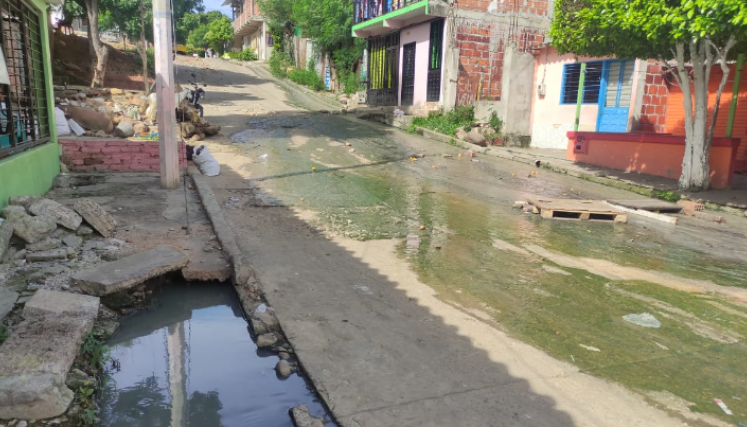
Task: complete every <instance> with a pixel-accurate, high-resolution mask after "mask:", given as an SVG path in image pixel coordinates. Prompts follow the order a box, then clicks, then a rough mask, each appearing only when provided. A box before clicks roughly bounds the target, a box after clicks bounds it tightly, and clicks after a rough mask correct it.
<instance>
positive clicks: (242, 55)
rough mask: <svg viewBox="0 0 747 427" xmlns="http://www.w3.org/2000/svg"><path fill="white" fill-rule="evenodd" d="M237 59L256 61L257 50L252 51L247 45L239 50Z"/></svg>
mask: <svg viewBox="0 0 747 427" xmlns="http://www.w3.org/2000/svg"><path fill="white" fill-rule="evenodd" d="M238 59H239V61H256V60H258V59H259V55H257V52H255V51H254V49H252V48H250V47H248V48H246V49H244V50H242V51H241V52H239V57H238Z"/></svg>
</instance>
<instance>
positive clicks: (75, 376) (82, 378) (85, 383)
mask: <svg viewBox="0 0 747 427" xmlns="http://www.w3.org/2000/svg"><path fill="white" fill-rule="evenodd" d="M65 385H67V386H68V387H69V388H70V390H73V391H78V390H80V389H81V388H83V387H91V388H93V387H94V386H95V385H96V381H95V380H94V379H93V378H91V377H90V376H89V375H88V374H86V373H85V372H83V371H81V370H80V369H73V370H72V371H70V373H68V374H67V379H66V380H65ZM53 421H54V420H52V422H53ZM52 422H49V424H52ZM59 423H60V420H57V423H56V424H59Z"/></svg>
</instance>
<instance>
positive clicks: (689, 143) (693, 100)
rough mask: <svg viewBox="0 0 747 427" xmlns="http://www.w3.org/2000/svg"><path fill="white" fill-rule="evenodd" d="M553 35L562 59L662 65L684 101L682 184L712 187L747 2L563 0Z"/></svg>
mask: <svg viewBox="0 0 747 427" xmlns="http://www.w3.org/2000/svg"><path fill="white" fill-rule="evenodd" d="M550 37H551V38H552V40H553V46H555V47H556V48H557V49H558V51H559V52H560V53H566V52H572V53H574V54H576V55H583V56H590V57H606V56H615V57H618V58H651V59H656V60H658V61H659V62H660V63H661V65H662V69H663V70H665V71H666V72H667V74H668V75H669V76H671V79H672V80H674V81H675V82H676V83H677V84H678V85H679V86H680V88H681V89H682V92H683V95H684V104H685V112H686V114H685V144H686V148H685V156H684V158H683V161H682V176H681V177H680V182H679V186H680V188H681V189H683V190H687V191H699V190H706V189H708V187H709V185H710V182H709V175H710V173H709V172H710V170H709V164H708V155H709V153H710V149H711V141H712V139H713V133H714V129H715V124H716V118H717V116H718V110H719V103H720V98H721V93H722V92H723V89H724V86H725V85H726V82H727V80H728V79H729V72H730V70H729V67H728V66H727V62H726V61H727V60H728V59H729V58H731V57H732V56H733V54H734V53H735V52H737V51H742V52H743V51H744V48H745V47H747V46H745V45H747V3H745V2H744V0H632V1H631V0H558V1H557V2H556V4H555V15H554V19H553V21H552V28H551V30H550ZM740 45H741V46H740ZM716 65H718V66H719V67H720V69H721V71H722V76H721V81H720V84H719V86H718V89H717V91H716V99H715V103H714V108H713V111H712V113H711V117H708V83H709V80H710V76H711V71H712V69H713V67H714V66H716Z"/></svg>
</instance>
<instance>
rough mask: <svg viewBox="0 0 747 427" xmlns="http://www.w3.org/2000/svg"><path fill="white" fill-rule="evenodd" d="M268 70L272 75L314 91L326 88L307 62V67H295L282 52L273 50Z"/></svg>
mask: <svg viewBox="0 0 747 427" xmlns="http://www.w3.org/2000/svg"><path fill="white" fill-rule="evenodd" d="M269 64H270V72H271V73H272V75H273V76H275V77H278V78H281V79H288V80H290V81H292V82H294V83H297V84H300V85H303V86H307V87H309V88H311V89H313V90H315V91H322V90H324V89H326V87H325V86H324V82H323V81H322V78H321V77H319V76H318V75H317V74H316V71H315V70H314V69H313V68H312V67H311V63H310V64H309V65H310V66H309V68H308V69H305V70H304V69H301V68H295V67H294V66H293V63H292V62H291V60H290V57H289V56H288V54H286V53H284V52H279V51H276V52H273V54H272V56H271V57H270V61H269Z"/></svg>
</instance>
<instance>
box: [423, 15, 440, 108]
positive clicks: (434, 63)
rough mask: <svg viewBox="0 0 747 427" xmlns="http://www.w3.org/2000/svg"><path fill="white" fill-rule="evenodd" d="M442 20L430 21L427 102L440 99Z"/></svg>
mask: <svg viewBox="0 0 747 427" xmlns="http://www.w3.org/2000/svg"><path fill="white" fill-rule="evenodd" d="M443 38H444V20H443V19H439V20H437V21H433V22H431V36H430V52H429V53H430V55H429V56H430V58H429V60H428V87H427V92H426V95H427V98H426V101H427V102H437V101H438V100H439V99H441V62H442V61H443V58H442V57H443V42H444V41H443Z"/></svg>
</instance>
